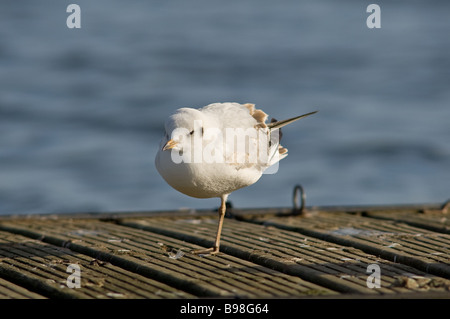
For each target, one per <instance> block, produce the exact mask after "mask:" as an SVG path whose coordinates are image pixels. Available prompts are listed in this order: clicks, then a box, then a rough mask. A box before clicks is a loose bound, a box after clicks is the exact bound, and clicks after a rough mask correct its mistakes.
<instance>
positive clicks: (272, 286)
mask: <svg viewBox="0 0 450 319" xmlns="http://www.w3.org/2000/svg"><path fill="white" fill-rule="evenodd" d="M2 228H3V229H8V230H9V231H12V232H16V233H21V234H25V235H28V236H30V237H33V238H41V239H42V240H43V241H45V242H49V243H52V244H54V245H60V246H64V247H67V248H70V249H71V250H74V251H77V252H79V253H82V254H87V255H89V256H91V257H94V258H97V259H101V260H104V261H108V262H111V263H112V264H114V265H117V266H119V267H122V268H124V269H126V270H128V271H133V272H136V273H139V274H142V275H145V276H148V277H150V278H153V279H155V280H158V281H162V282H164V283H166V284H168V285H172V286H174V287H177V288H178V289H180V290H185V291H188V292H190V293H193V294H196V295H198V296H208V297H240V298H252V297H257V296H260V297H265V298H269V297H283V296H291V295H312V294H326V293H333V292H332V291H331V290H330V289H327V288H323V287H320V286H318V285H315V284H312V283H309V282H307V281H303V280H302V279H300V278H297V277H295V276H289V275H286V274H283V273H281V272H278V271H274V270H272V269H269V268H265V267H261V266H259V265H255V264H253V263H250V262H247V261H244V260H240V259H238V258H235V257H232V256H227V255H220V256H214V257H212V258H202V257H199V256H196V255H193V254H190V253H189V251H190V250H192V249H198V248H200V247H199V246H197V245H191V244H188V243H185V242H182V241H179V240H176V239H173V238H170V237H166V236H162V235H157V234H153V233H149V232H146V231H142V230H139V229H131V228H129V227H122V226H118V225H114V224H111V223H107V222H99V221H92V220H88V221H85V220H73V221H72V220H64V219H63V220H57V221H55V220H35V221H34V222H33V223H32V224H29V223H27V222H24V223H21V222H18V221H17V222H15V223H14V224H8V223H2ZM177 253H178V256H179V257H178V258H177Z"/></svg>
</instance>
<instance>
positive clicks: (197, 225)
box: [117, 218, 450, 294]
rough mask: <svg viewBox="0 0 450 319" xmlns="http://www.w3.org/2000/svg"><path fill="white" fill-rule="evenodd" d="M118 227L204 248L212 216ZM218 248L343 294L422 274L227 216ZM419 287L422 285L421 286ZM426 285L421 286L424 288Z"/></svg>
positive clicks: (398, 284)
mask: <svg viewBox="0 0 450 319" xmlns="http://www.w3.org/2000/svg"><path fill="white" fill-rule="evenodd" d="M117 222H118V223H120V224H121V225H126V226H129V227H136V228H142V229H145V230H148V231H152V232H158V233H161V234H164V235H167V236H171V237H175V238H179V239H181V240H185V241H189V242H195V243H197V244H200V245H203V246H205V247H208V246H210V245H211V244H212V242H213V239H214V233H215V223H216V221H215V220H214V219H208V218H202V219H179V218H178V219H167V218H164V219H162V218H161V219H160V218H148V219H129V220H127V219H123V220H119V221H117ZM221 247H222V251H224V252H225V253H228V254H230V255H234V256H237V257H240V258H243V259H248V260H250V261H253V262H255V263H259V264H261V265H266V266H270V267H272V268H274V269H277V270H279V271H282V272H285V273H288V274H290V275H295V276H299V277H301V278H303V279H305V280H308V281H311V282H314V283H316V284H319V285H322V286H325V287H328V288H330V289H334V290H337V291H340V292H347V293H362V294H365V293H367V294H374V293H375V294H376V293H403V292H407V291H408V289H402V288H404V287H403V285H404V282H406V281H408V280H410V281H411V280H414V279H411V278H421V277H424V276H427V275H426V274H425V273H424V272H421V271H418V270H417V269H414V268H412V267H408V266H403V265H394V263H392V262H388V261H386V260H381V259H380V258H378V257H376V256H374V255H370V254H367V253H364V252H363V251H360V250H358V249H354V248H348V247H345V246H341V245H335V244H332V243H328V242H326V241H323V240H320V239H316V238H313V237H309V236H302V235H299V234H296V233H294V232H288V231H284V230H281V229H276V228H273V227H264V226H260V225H254V224H249V223H241V222H238V221H233V220H227V221H226V226H225V227H224V230H223V233H222V246H221ZM374 263H376V264H379V265H380V266H381V268H382V269H383V285H382V288H380V289H375V290H374V289H369V288H368V287H367V285H366V279H367V276H368V274H367V266H368V265H369V264H374ZM427 278H430V280H434V281H435V283H436V286H440V287H438V289H441V288H443V289H445V287H450V281H446V280H441V278H439V277H436V276H427ZM422 288H424V287H422ZM425 289H426V288H425Z"/></svg>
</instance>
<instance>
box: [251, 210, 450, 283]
mask: <svg viewBox="0 0 450 319" xmlns="http://www.w3.org/2000/svg"><path fill="white" fill-rule="evenodd" d="M248 221H251V222H254V223H258V224H263V225H266V226H273V227H277V228H281V229H285V230H289V231H294V232H299V233H302V234H305V235H309V236H313V237H316V238H320V239H322V240H326V241H330V242H334V243H338V244H341V245H345V246H350V247H356V248H358V249H361V250H363V251H365V252H368V253H370V254H374V255H379V256H381V257H383V258H385V259H388V260H391V261H393V262H399V263H403V264H406V265H409V266H412V267H415V268H418V269H420V270H422V271H424V272H427V273H432V274H435V275H438V276H443V277H445V278H450V264H449V263H450V258H449V256H450V254H449V251H450V235H447V234H441V233H436V232H433V231H430V230H427V229H423V228H417V227H413V226H410V225H407V224H404V223H399V222H395V221H390V220H378V219H374V218H370V217H365V216H359V215H354V214H339V215H336V214H333V213H327V212H316V213H315V214H313V215H310V216H308V217H304V218H299V217H284V218H271V217H268V218H265V217H256V218H251V219H248Z"/></svg>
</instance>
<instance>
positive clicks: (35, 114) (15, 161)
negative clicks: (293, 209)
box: [0, 0, 450, 214]
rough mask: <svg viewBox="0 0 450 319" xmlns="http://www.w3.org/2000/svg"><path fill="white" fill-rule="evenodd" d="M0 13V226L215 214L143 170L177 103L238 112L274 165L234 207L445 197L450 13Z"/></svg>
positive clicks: (361, 7) (335, 9)
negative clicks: (251, 119)
mask: <svg viewBox="0 0 450 319" xmlns="http://www.w3.org/2000/svg"><path fill="white" fill-rule="evenodd" d="M73 2H75V3H77V4H78V5H80V7H81V10H82V12H81V24H82V28H81V29H78V30H74V29H68V28H67V27H66V18H67V16H68V15H69V13H66V7H67V5H68V3H63V2H61V3H60V2H55V1H2V2H1V3H0V214H31V213H66V212H86V211H139V210H172V209H178V208H181V207H189V208H215V207H217V206H218V204H219V200H218V199H193V198H190V197H187V196H185V195H183V194H180V193H178V192H176V191H175V190H173V189H172V188H170V186H168V185H167V184H166V183H165V182H164V181H163V180H162V178H161V177H160V176H159V175H158V173H157V171H156V169H155V167H154V164H153V163H154V156H155V154H156V150H157V147H158V143H159V139H160V138H161V134H162V132H161V130H162V126H163V122H164V120H165V118H166V117H167V116H168V115H169V114H170V113H171V112H172V111H173V110H175V109H176V108H179V107H182V106H192V107H201V106H203V105H206V104H209V103H212V102H225V101H236V102H242V103H244V102H252V103H256V105H257V106H258V107H260V108H262V109H264V110H265V111H266V112H267V113H269V114H270V115H271V116H273V117H275V118H277V119H283V118H287V117H291V116H294V115H298V114H302V113H306V112H310V111H314V110H319V113H318V114H316V115H314V116H312V117H308V118H307V119H304V120H301V122H298V123H296V124H293V125H291V126H289V127H287V128H286V129H285V130H284V135H283V145H284V146H286V147H287V148H288V149H289V156H288V157H287V158H286V159H284V160H283V161H282V162H281V163H280V169H279V171H278V173H276V174H274V175H264V176H263V177H262V179H261V180H260V181H259V182H258V183H256V184H255V185H252V186H250V187H248V188H245V189H241V190H239V191H236V192H234V193H233V194H232V195H231V196H230V200H231V201H232V203H233V205H234V206H235V207H240V208H243V207H280V206H281V207H286V206H290V205H291V196H292V195H291V193H292V189H293V187H294V185H295V184H297V183H301V184H302V185H303V187H304V188H305V190H306V192H307V204H308V205H345V204H397V203H424V202H443V201H444V200H446V199H448V198H449V197H450V172H449V169H450V125H449V119H450V90H449V88H450V37H449V36H448V35H449V34H450V21H449V20H448V12H450V3H449V2H448V1H427V2H423V1H395V2H394V3H392V2H391V1H378V2H376V3H378V4H379V5H380V6H381V29H377V30H370V29H368V28H367V26H366V23H365V21H366V18H367V16H368V13H366V7H367V5H368V4H369V3H362V2H361V1H331V0H329V1H315V2H312V1H311V2H309V3H306V4H305V3H303V2H300V1H294V0H293V1H280V2H277V3H275V2H273V1H261V0H259V1H227V2H221V1H206V0H204V1H182V0H178V1H106V0H105V1H98V0H97V1H87V0H82V1H81V0H77V1H73Z"/></svg>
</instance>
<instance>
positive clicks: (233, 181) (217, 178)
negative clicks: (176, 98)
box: [155, 103, 316, 254]
mask: <svg viewBox="0 0 450 319" xmlns="http://www.w3.org/2000/svg"><path fill="white" fill-rule="evenodd" d="M313 113H316V112H312V113H308V114H305V115H301V116H298V117H295V118H292V119H289V120H285V121H279V122H272V123H266V119H267V114H266V113H264V112H263V111H261V110H257V109H255V107H254V105H253V104H239V103H213V104H210V105H207V106H205V107H203V108H200V109H193V108H181V109H178V110H177V111H176V112H175V113H174V114H172V115H171V116H170V117H169V118H168V119H167V121H166V123H165V135H164V137H163V139H162V140H161V143H160V147H159V150H158V153H157V155H156V159H155V165H156V168H157V170H158V172H159V173H160V175H161V176H162V177H163V178H164V180H165V181H166V182H167V183H168V184H169V185H170V186H172V187H173V188H175V189H176V190H178V191H179V192H181V193H183V194H186V195H188V196H191V197H196V198H211V197H219V198H221V208H220V209H219V214H220V219H219V229H218V231H217V236H216V242H215V245H214V247H212V248H210V249H207V250H202V251H199V252H196V253H198V254H206V253H217V252H218V251H219V244H220V233H221V229H222V224H223V217H224V215H225V202H226V200H227V198H228V195H229V194H230V193H231V192H233V191H235V190H237V189H239V188H242V187H246V186H249V185H252V184H254V183H256V182H257V181H258V180H259V178H260V177H261V175H262V174H263V172H264V170H266V169H267V168H268V167H270V166H271V165H273V164H275V163H277V162H278V161H280V160H281V159H283V158H284V157H286V156H287V149H286V148H284V147H282V146H281V145H280V144H279V138H278V137H279V134H278V133H279V128H281V127H282V126H284V125H287V124H289V123H291V122H293V121H295V120H298V119H300V118H302V117H305V116H308V115H310V114H313Z"/></svg>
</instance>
